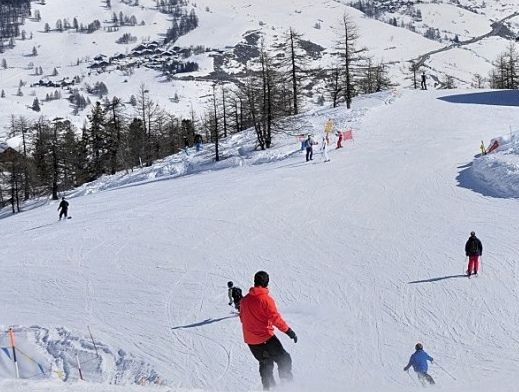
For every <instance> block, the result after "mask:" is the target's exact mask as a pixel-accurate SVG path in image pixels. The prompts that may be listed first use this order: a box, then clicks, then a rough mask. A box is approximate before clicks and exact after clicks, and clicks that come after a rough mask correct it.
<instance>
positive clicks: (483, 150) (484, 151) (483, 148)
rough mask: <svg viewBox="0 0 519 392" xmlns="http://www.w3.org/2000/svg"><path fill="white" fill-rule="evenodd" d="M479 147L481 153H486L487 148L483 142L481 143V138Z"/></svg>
mask: <svg viewBox="0 0 519 392" xmlns="http://www.w3.org/2000/svg"><path fill="white" fill-rule="evenodd" d="M479 148H480V149H481V155H487V149H486V147H485V143H483V140H481V145H480V146H479Z"/></svg>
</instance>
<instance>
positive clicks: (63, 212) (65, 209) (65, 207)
mask: <svg viewBox="0 0 519 392" xmlns="http://www.w3.org/2000/svg"><path fill="white" fill-rule="evenodd" d="M59 210H61V211H60V213H59V220H61V218H63V216H65V219H66V218H67V213H68V201H66V200H65V196H63V197H62V198H61V203H59V206H58V211H59Z"/></svg>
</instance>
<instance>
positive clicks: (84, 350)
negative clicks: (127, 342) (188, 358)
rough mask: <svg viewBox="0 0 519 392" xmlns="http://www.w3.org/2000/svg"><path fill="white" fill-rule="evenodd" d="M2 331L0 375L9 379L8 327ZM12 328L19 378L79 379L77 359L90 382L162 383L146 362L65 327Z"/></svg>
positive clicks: (11, 373)
mask: <svg viewBox="0 0 519 392" xmlns="http://www.w3.org/2000/svg"><path fill="white" fill-rule="evenodd" d="M1 330H3V331H4V333H0V345H1V346H0V348H1V349H2V350H1V352H0V378H3V379H12V378H15V368H14V364H13V349H12V345H11V340H10V337H9V332H8V331H9V330H8V328H5V327H2V328H1ZM12 330H13V333H14V336H15V342H16V343H15V344H16V348H15V351H16V357H17V362H18V371H19V375H20V378H21V379H24V380H30V381H38V380H40V381H42V380H46V381H48V380H52V379H56V380H59V381H60V383H62V382H69V381H79V380H80V374H79V368H78V364H77V363H78V361H79V362H80V363H81V369H82V375H83V377H84V380H86V381H89V382H94V383H110V384H123V385H131V384H146V385H148V384H153V385H156V384H158V383H159V384H160V385H162V384H164V383H165V382H164V380H163V379H162V378H161V377H160V376H159V375H158V374H157V372H156V371H154V370H153V369H152V368H151V366H150V365H149V364H147V363H146V362H145V361H143V360H141V359H137V358H135V357H134V356H132V355H130V354H128V353H126V352H125V351H124V350H121V349H118V350H114V349H112V348H110V347H108V345H106V344H104V343H102V342H96V341H95V340H94V341H93V340H92V338H90V337H89V336H83V335H81V334H79V333H74V332H71V331H69V330H67V329H66V328H63V327H58V328H51V329H48V328H41V327H39V326H31V327H13V328H12ZM94 342H95V345H94ZM52 385H54V384H52ZM0 390H5V389H3V388H0Z"/></svg>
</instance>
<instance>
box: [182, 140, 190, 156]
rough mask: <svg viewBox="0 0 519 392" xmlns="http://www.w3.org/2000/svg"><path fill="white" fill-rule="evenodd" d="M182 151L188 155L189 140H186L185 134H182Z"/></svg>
mask: <svg viewBox="0 0 519 392" xmlns="http://www.w3.org/2000/svg"><path fill="white" fill-rule="evenodd" d="M183 139H184V152H185V153H186V155H189V141H188V140H187V136H184V138H183Z"/></svg>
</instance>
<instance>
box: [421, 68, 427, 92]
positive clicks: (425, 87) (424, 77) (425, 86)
mask: <svg viewBox="0 0 519 392" xmlns="http://www.w3.org/2000/svg"><path fill="white" fill-rule="evenodd" d="M426 78H427V77H426V76H425V71H423V72H422V81H421V83H420V87H421V89H422V90H427V83H426V82H425V79H426Z"/></svg>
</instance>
